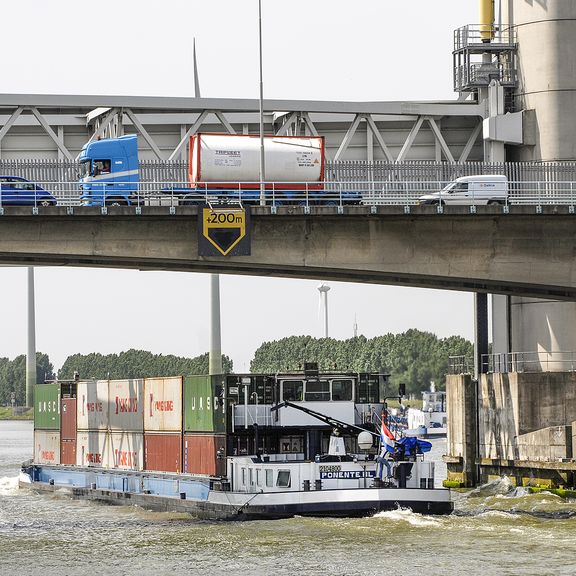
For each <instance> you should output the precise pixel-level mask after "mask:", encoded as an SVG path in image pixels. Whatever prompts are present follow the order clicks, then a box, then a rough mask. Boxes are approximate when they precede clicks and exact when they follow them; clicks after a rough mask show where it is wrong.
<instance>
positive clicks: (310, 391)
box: [304, 380, 330, 402]
mask: <svg viewBox="0 0 576 576" xmlns="http://www.w3.org/2000/svg"><path fill="white" fill-rule="evenodd" d="M304 399H305V400H306V401H307V402H328V401H329V400H330V383H329V382H328V380H308V381H307V382H306V395H305V396H304Z"/></svg>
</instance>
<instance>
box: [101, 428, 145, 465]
mask: <svg viewBox="0 0 576 576" xmlns="http://www.w3.org/2000/svg"><path fill="white" fill-rule="evenodd" d="M104 465H105V466H106V467H107V468H115V469H118V470H142V469H143V468H144V442H143V436H142V432H110V434H109V435H108V442H107V444H106V447H105V450H104Z"/></svg>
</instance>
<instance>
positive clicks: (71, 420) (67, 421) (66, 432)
mask: <svg viewBox="0 0 576 576" xmlns="http://www.w3.org/2000/svg"><path fill="white" fill-rule="evenodd" d="M61 402H62V408H61V410H60V424H61V426H62V428H61V429H60V438H61V440H76V398H62V400H61Z"/></svg>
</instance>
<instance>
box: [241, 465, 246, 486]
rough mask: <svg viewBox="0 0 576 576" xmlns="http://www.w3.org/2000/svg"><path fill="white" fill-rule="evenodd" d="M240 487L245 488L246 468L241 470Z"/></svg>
mask: <svg viewBox="0 0 576 576" xmlns="http://www.w3.org/2000/svg"><path fill="white" fill-rule="evenodd" d="M242 486H246V468H242Z"/></svg>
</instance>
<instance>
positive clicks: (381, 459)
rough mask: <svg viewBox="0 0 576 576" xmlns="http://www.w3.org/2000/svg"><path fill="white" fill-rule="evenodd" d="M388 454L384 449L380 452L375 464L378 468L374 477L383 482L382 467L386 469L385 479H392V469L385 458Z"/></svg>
mask: <svg viewBox="0 0 576 576" xmlns="http://www.w3.org/2000/svg"><path fill="white" fill-rule="evenodd" d="M387 456H388V452H387V451H386V450H384V449H382V450H381V451H380V454H379V455H378V457H377V458H376V462H377V463H378V468H377V470H376V475H377V476H378V478H379V479H380V480H384V478H383V477H382V475H383V472H384V467H386V478H391V477H392V468H391V466H390V461H389V460H388V458H387Z"/></svg>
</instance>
